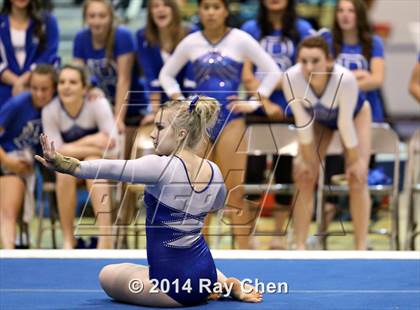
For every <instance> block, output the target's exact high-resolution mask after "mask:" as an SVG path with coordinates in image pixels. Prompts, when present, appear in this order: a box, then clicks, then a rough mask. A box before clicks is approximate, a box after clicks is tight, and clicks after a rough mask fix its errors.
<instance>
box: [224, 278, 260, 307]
mask: <svg viewBox="0 0 420 310" xmlns="http://www.w3.org/2000/svg"><path fill="white" fill-rule="evenodd" d="M225 282H226V283H227V285H232V293H231V296H232V297H233V298H235V299H238V300H241V301H244V302H261V301H262V294H261V293H260V292H258V291H257V290H256V289H255V287H253V286H252V285H250V284H247V283H245V284H244V287H243V289H242V284H241V282H240V281H239V280H238V279H236V278H227V279H226V281H225Z"/></svg>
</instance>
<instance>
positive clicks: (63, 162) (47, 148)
mask: <svg viewBox="0 0 420 310" xmlns="http://www.w3.org/2000/svg"><path fill="white" fill-rule="evenodd" d="M39 141H40V142H41V146H42V156H43V157H41V156H38V155H35V159H36V160H37V161H39V162H40V163H42V164H43V165H44V166H45V167H47V168H48V169H51V170H55V171H58V172H61V173H66V174H74V173H75V172H76V169H78V168H79V166H80V161H79V160H78V159H76V158H73V157H67V156H63V155H62V154H60V153H58V152H56V151H55V148H54V141H51V143H50V142H49V141H48V137H47V135H45V134H41V135H40V136H39Z"/></svg>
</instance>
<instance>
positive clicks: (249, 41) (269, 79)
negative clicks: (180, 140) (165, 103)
mask: <svg viewBox="0 0 420 310" xmlns="http://www.w3.org/2000/svg"><path fill="white" fill-rule="evenodd" d="M246 59H248V60H251V61H252V62H253V63H254V64H256V65H257V66H258V67H259V68H260V69H261V70H262V71H264V72H266V73H267V75H266V76H265V78H264V79H263V81H262V82H261V84H260V87H259V88H258V90H257V91H258V92H259V93H260V94H261V95H263V96H266V97H270V95H271V93H272V92H273V90H274V88H275V87H276V85H277V82H278V80H279V79H280V77H281V72H280V69H279V68H278V66H277V65H276V63H275V62H274V60H273V59H272V58H271V57H270V55H269V54H267V52H265V51H264V50H263V48H262V47H261V46H260V45H259V44H258V42H257V41H255V40H254V39H253V38H252V37H251V36H250V35H249V34H247V33H246V32H244V31H242V30H239V29H231V30H229V31H228V32H227V33H226V34H225V36H224V37H222V38H221V39H220V40H219V42H217V43H215V44H213V43H211V42H209V41H208V40H207V38H206V37H205V36H204V34H203V32H202V31H198V32H195V33H192V34H190V35H188V36H187V37H186V38H184V40H182V41H181V42H180V43H179V45H178V46H177V48H176V49H175V51H174V53H173V54H172V56H171V57H170V58H169V60H168V61H167V62H166V64H165V65H164V67H163V68H162V70H161V72H160V75H159V80H160V83H161V85H162V87H163V89H164V90H165V92H166V93H167V95H168V96H172V95H173V94H177V93H179V94H181V89H180V86H179V84H178V83H177V81H176V79H175V77H176V75H177V74H178V72H179V71H180V70H181V68H182V67H183V66H184V65H185V64H186V63H187V62H188V61H190V62H191V63H192V65H193V69H194V77H195V81H196V83H197V87H196V92H197V93H199V94H203V95H206V96H209V97H213V98H215V99H217V100H218V101H219V102H220V104H221V111H220V114H219V119H218V120H217V123H216V125H215V126H214V128H213V129H212V131H211V139H212V140H213V141H214V140H215V139H216V138H217V136H218V135H219V134H220V132H221V130H222V129H223V127H224V126H225V125H226V124H227V122H229V121H231V120H233V119H236V118H239V117H241V115H240V114H236V113H231V112H230V110H228V108H227V105H228V103H229V99H228V97H229V96H234V95H238V89H239V86H240V84H241V76H242V66H243V63H244V61H245V60H246Z"/></svg>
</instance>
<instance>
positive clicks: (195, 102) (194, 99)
mask: <svg viewBox="0 0 420 310" xmlns="http://www.w3.org/2000/svg"><path fill="white" fill-rule="evenodd" d="M198 99H200V97H199V96H198V95H195V96H194V97H193V98H192V99H191V102H190V105H189V107H188V111H189V112H190V113H192V112H193V111H194V110H195V107H196V106H197V101H198Z"/></svg>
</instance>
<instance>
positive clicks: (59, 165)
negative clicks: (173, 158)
mask: <svg viewBox="0 0 420 310" xmlns="http://www.w3.org/2000/svg"><path fill="white" fill-rule="evenodd" d="M40 141H41V146H42V151H43V157H41V156H38V155H37V156H35V158H36V159H37V160H38V161H40V162H41V163H42V164H43V165H45V166H46V167H48V168H50V169H53V170H56V171H58V172H61V173H66V174H71V175H74V176H75V177H78V178H83V179H108V180H115V181H123V182H131V183H156V182H158V180H159V178H160V177H161V175H162V173H163V172H164V169H165V167H166V164H167V161H166V160H163V159H162V157H160V156H157V155H148V156H144V157H141V158H138V159H135V160H108V159H98V160H87V161H79V160H78V159H76V158H73V157H67V156H63V155H62V154H60V153H58V152H56V151H55V148H54V142H53V141H51V143H50V142H49V141H48V137H47V136H46V135H45V134H41V136H40Z"/></svg>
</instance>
